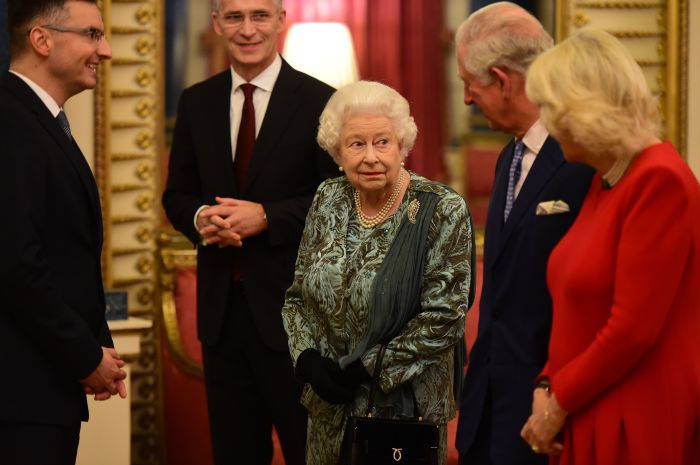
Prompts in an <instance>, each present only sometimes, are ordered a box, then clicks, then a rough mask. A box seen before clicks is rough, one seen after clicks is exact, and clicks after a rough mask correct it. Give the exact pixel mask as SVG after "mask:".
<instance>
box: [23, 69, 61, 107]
mask: <svg viewBox="0 0 700 465" xmlns="http://www.w3.org/2000/svg"><path fill="white" fill-rule="evenodd" d="M10 72H11V73H12V74H14V75H15V76H17V77H18V78H20V79H21V80H23V81H24V82H25V83H27V85H28V86H29V87H30V88H31V89H32V90H33V91H34V93H35V94H36V95H37V97H39V98H40V99H41V101H42V102H44V105H46V108H48V109H49V111H50V112H51V114H52V115H53V117H54V118H55V117H57V116H58V113H59V112H60V111H61V110H62V108H61V107H59V106H58V103H56V100H54V99H53V97H51V96H50V95H49V93H48V92H46V91H45V90H44V89H42V88H41V86H40V85H39V84H37V83H36V82H34V81H32V80H31V79H29V78H28V77H27V76H25V75H24V74H22V73H18V72H17V71H15V70H12V69H11V70H10Z"/></svg>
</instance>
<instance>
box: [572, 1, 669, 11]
mask: <svg viewBox="0 0 700 465" xmlns="http://www.w3.org/2000/svg"><path fill="white" fill-rule="evenodd" d="M576 6H578V7H579V8H600V9H627V8H628V9H648V8H654V9H655V8H663V7H665V6H666V4H665V3H664V2H656V3H650V2H578V3H577V4H576Z"/></svg>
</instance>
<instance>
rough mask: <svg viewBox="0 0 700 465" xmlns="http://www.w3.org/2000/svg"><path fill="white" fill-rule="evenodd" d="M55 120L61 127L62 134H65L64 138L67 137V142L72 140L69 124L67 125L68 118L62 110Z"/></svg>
mask: <svg viewBox="0 0 700 465" xmlns="http://www.w3.org/2000/svg"><path fill="white" fill-rule="evenodd" d="M56 119H57V120H58V124H60V125H61V129H63V132H65V133H66V136H68V140H73V136H72V135H71V133H70V124H68V118H67V117H66V112H65V111H63V110H61V111H59V112H58V116H56Z"/></svg>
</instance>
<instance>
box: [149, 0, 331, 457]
mask: <svg viewBox="0 0 700 465" xmlns="http://www.w3.org/2000/svg"><path fill="white" fill-rule="evenodd" d="M212 19H213V24H214V29H215V30H216V32H217V33H218V34H219V35H220V36H222V37H223V38H224V39H225V40H226V44H227V48H228V53H229V59H230V61H231V65H232V67H231V69H230V70H227V71H225V72H223V73H221V74H219V75H216V76H214V77H212V78H210V79H208V80H206V81H204V82H202V83H199V84H196V85H194V86H193V87H191V88H189V89H186V90H185V91H184V92H183V93H182V96H181V98H180V103H179V108H178V116H177V122H176V124H175V131H174V136H173V146H172V152H171V155H170V167H169V175H168V181H167V186H166V189H165V192H164V194H163V205H164V207H165V211H166V213H167V214H168V217H169V219H170V221H171V222H172V224H173V225H174V226H175V228H176V229H177V230H179V231H181V232H182V233H183V234H185V235H186V236H187V237H188V238H189V239H190V240H191V241H192V242H193V243H194V244H196V245H197V246H198V254H197V260H198V266H197V316H198V318H197V321H198V333H199V338H200V340H201V341H202V348H203V356H204V378H205V384H206V389H207V400H208V405H209V421H210V426H211V433H212V444H213V449H214V457H215V461H216V463H217V464H232V463H246V464H269V463H270V460H271V456H272V443H271V428H272V425H274V426H275V428H276V430H277V434H278V436H279V438H280V443H281V445H282V450H283V452H284V457H285V460H286V463H287V464H288V465H292V464H302V463H304V445H305V442H306V412H305V410H304V409H303V407H302V406H301V404H300V403H299V398H300V395H301V388H302V386H301V383H300V382H299V381H298V380H296V379H295V378H294V375H293V372H292V362H291V359H290V356H289V350H288V346H287V339H286V335H285V332H284V328H283V326H282V318H281V309H282V304H283V302H284V293H285V291H286V289H287V288H288V287H289V285H290V284H291V282H292V278H293V273H294V263H295V260H296V256H297V249H298V246H299V241H300V240H301V233H302V230H303V227H304V220H305V217H306V213H307V210H308V208H309V206H310V204H311V200H312V199H313V195H314V193H315V191H316V188H317V187H318V185H319V184H320V182H321V181H322V180H323V179H325V178H328V177H330V176H332V175H333V174H337V168H336V167H335V165H334V164H333V162H332V160H331V158H330V156H329V155H328V154H326V153H325V152H323V151H322V150H321V149H320V148H319V147H318V146H317V144H316V141H315V137H316V128H317V127H318V118H319V116H320V114H321V111H322V110H323V108H324V106H325V103H326V101H327V100H328V99H329V98H330V95H331V94H332V92H333V89H332V88H331V87H329V86H327V85H326V84H323V83H321V82H320V81H317V80H316V79H314V78H312V77H310V76H307V75H305V74H303V73H300V72H298V71H296V70H294V69H293V68H291V67H290V66H289V65H288V64H287V63H286V62H285V61H284V60H282V58H281V57H280V56H279V54H278V52H277V40H278V36H279V33H280V32H281V31H282V29H283V27H284V22H285V11H284V10H283V9H282V6H281V1H280V0H220V1H218V2H214V11H213V13H212ZM249 84H252V86H250V85H249Z"/></svg>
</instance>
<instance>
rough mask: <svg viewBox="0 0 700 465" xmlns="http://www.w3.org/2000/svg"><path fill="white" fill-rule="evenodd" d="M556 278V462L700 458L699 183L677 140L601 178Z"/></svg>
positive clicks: (675, 462)
mask: <svg viewBox="0 0 700 465" xmlns="http://www.w3.org/2000/svg"><path fill="white" fill-rule="evenodd" d="M547 276H548V284H549V288H550V291H551V293H552V300H553V307H554V309H553V312H554V314H553V322H552V335H551V339H550V346H549V361H548V362H547V365H546V366H545V368H544V371H543V373H542V375H543V376H547V377H549V378H550V380H551V383H552V388H553V391H554V393H555V394H556V396H557V400H558V401H559V403H560V404H561V406H562V407H563V408H564V409H565V410H567V411H569V412H570V415H569V417H568V419H567V423H566V425H565V427H564V431H563V438H562V439H563V441H564V451H563V453H562V455H561V457H560V458H559V459H553V463H560V464H574V463H576V464H596V465H624V464H630V465H631V464H634V465H644V464H649V465H658V464H664V465H689V464H697V463H700V290H699V289H700V186H699V185H698V181H697V179H696V178H695V176H694V175H693V174H692V173H691V171H690V169H689V168H688V166H687V165H686V164H685V162H684V161H683V160H682V159H681V158H680V156H679V155H678V153H677V152H676V151H675V150H674V148H673V146H672V145H671V144H670V143H663V144H658V145H654V146H651V147H649V148H647V149H646V150H644V151H643V152H642V153H641V154H640V155H639V156H638V158H637V159H636V160H635V161H634V162H633V163H632V165H631V166H630V168H629V169H628V172H627V173H626V174H625V176H624V177H623V178H622V179H621V180H620V182H619V183H618V184H616V185H615V186H613V187H612V188H610V189H605V188H603V187H602V186H601V182H600V175H596V177H595V178H594V180H593V184H592V185H591V189H590V191H589V193H588V195H587V197H586V199H585V201H584V204H583V207H582V209H581V213H580V215H579V217H578V218H577V220H576V221H575V222H574V224H573V226H572V227H571V229H570V230H569V232H568V234H567V235H566V236H564V238H563V239H562V241H561V242H560V243H559V245H558V246H557V247H556V248H555V249H554V252H553V253H552V256H551V258H550V261H549V266H548V273H547Z"/></svg>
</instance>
